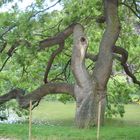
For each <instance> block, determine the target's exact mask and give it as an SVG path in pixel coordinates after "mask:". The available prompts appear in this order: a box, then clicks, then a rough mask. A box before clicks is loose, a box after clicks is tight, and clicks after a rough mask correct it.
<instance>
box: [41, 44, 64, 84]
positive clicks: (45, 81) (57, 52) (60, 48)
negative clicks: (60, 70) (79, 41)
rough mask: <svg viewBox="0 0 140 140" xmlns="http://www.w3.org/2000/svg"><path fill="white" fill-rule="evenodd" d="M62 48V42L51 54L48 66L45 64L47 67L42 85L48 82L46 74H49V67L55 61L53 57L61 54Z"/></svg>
mask: <svg viewBox="0 0 140 140" xmlns="http://www.w3.org/2000/svg"><path fill="white" fill-rule="evenodd" d="M63 48H64V42H62V43H61V44H59V47H58V48H57V49H56V50H55V51H54V52H53V53H52V54H51V57H50V59H49V61H48V64H47V67H46V72H45V75H44V83H47V82H48V74H49V71H50V69H51V66H52V63H53V61H54V59H55V57H56V56H57V55H58V54H59V53H61V52H62V50H63Z"/></svg>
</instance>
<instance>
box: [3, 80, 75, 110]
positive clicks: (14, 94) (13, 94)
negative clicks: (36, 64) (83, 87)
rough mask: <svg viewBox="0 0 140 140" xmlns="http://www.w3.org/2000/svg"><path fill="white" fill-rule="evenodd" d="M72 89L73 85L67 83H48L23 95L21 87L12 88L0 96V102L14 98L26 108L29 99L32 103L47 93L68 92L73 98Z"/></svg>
mask: <svg viewBox="0 0 140 140" xmlns="http://www.w3.org/2000/svg"><path fill="white" fill-rule="evenodd" d="M73 90H74V89H73V85H70V84H67V83H48V84H45V85H42V86H40V87H39V88H37V89H36V90H34V91H33V92H31V93H30V94H27V95H24V91H23V90H21V89H14V90H12V91H10V92H9V93H7V94H5V95H3V96H0V104H3V103H5V102H7V101H9V100H11V99H16V100H17V102H18V103H19V105H20V107H22V108H27V107H28V106H29V102H30V100H32V102H33V104H34V103H35V102H37V101H39V100H40V99H41V98H42V97H44V96H46V95H48V94H69V95H71V96H73V97H74V98H75V95H74V92H73Z"/></svg>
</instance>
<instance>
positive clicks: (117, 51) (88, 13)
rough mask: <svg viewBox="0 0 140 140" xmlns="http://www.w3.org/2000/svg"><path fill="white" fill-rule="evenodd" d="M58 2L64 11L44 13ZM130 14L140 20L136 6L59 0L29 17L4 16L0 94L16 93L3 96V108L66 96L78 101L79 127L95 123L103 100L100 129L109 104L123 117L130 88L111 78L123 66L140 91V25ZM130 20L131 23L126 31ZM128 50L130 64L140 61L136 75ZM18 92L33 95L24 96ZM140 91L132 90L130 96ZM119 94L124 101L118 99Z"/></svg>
mask: <svg viewBox="0 0 140 140" xmlns="http://www.w3.org/2000/svg"><path fill="white" fill-rule="evenodd" d="M57 3H60V4H63V10H61V11H53V12H46V11H47V10H49V9H50V8H51V7H53V6H55V5H56V4H57ZM118 6H120V7H118ZM126 8H128V9H126ZM100 11H102V12H100ZM124 11H128V12H126V13H127V14H128V13H129V15H127V16H126V15H125V14H124ZM130 11H131V12H130ZM132 14H134V15H135V16H136V17H137V19H139V3H138V2H137V1H129V2H127V1H124V2H123V1H119V2H118V1H116V0H104V1H103V3H102V2H101V1H94V2H91V1H90V0H84V1H74V0H71V1H66V0H63V1H60V0H59V1H57V2H56V3H54V4H53V5H52V6H50V7H47V8H46V7H45V1H41V0H40V1H36V3H34V4H32V5H31V6H29V7H28V8H27V9H26V11H25V12H20V10H19V9H18V7H17V6H15V7H13V11H11V12H5V13H1V14H0V18H1V19H2V22H1V25H0V27H1V28H0V30H1V42H0V43H1V50H0V52H1V69H0V71H1V74H0V76H1V77H2V81H1V92H4V91H5V92H6V91H7V90H9V89H10V88H11V87H14V89H12V90H10V92H8V93H7V94H4V95H2V96H1V97H0V103H1V104H2V103H5V102H6V101H9V100H11V99H16V100H17V101H18V103H19V105H20V106H21V107H22V108H27V107H28V106H29V101H30V100H32V101H33V103H34V105H35V104H36V103H37V102H39V101H40V100H41V99H42V97H44V96H45V95H48V94H63V93H64V94H68V95H71V96H72V97H73V98H74V99H75V101H76V115H75V120H76V125H77V126H78V127H80V128H85V127H90V126H93V125H96V124H97V110H98V109H97V108H98V102H99V100H102V109H101V123H102V124H103V122H104V116H105V108H106V101H107V99H108V101H107V107H108V110H107V111H108V114H110V110H111V106H110V104H109V103H112V102H115V101H114V99H115V100H117V102H118V103H116V102H115V103H114V104H115V105H116V104H117V108H118V110H117V111H118V112H119V113H120V114H121V115H122V113H124V110H123V106H122V103H124V102H125V101H122V99H126V95H127V99H126V102H128V101H129V99H130V98H129V94H128V93H130V92H131V91H130V90H128V91H126V89H127V87H126V88H124V89H123V87H124V85H125V84H126V83H121V84H119V85H120V90H119V89H118V85H117V84H118V83H119V82H114V80H110V81H109V78H110V77H111V78H112V77H113V76H111V74H113V72H114V74H115V75H117V74H118V72H120V70H121V68H120V64H121V66H122V67H123V69H124V71H125V72H126V74H127V75H128V76H130V77H131V78H132V81H133V82H134V83H136V84H137V85H138V88H139V85H140V82H139V81H138V80H137V79H136V77H135V76H134V75H133V73H136V76H139V73H137V72H138V71H137V70H138V66H139V64H138V62H137V60H138V56H139V48H138V42H139V40H140V39H139V38H138V35H139V32H138V30H139V21H138V20H137V19H136V18H135V17H134V15H132ZM118 15H119V17H118ZM120 21H121V24H120ZM126 21H127V22H129V24H128V25H127V26H126V23H127V22H126ZM104 23H106V24H104ZM134 24H136V26H137V27H135V29H134V28H132V27H134ZM84 29H85V30H84ZM104 29H105V32H104V33H103V31H104ZM120 29H121V32H120ZM85 33H86V35H85ZM71 35H72V36H73V37H72V36H71ZM86 36H87V37H88V39H87V37H86ZM116 41H117V42H116ZM120 44H121V45H120ZM98 46H99V47H98ZM119 46H123V48H121V47H119ZM127 46H128V47H127ZM133 46H135V47H133ZM44 49H45V51H42V50H44ZM126 49H127V50H128V51H130V56H131V60H129V61H130V62H131V61H132V63H135V62H137V65H135V64H133V65H134V67H133V68H132V71H131V69H130V66H131V65H128V63H127V59H128V52H127V51H126ZM93 52H94V53H95V55H94V54H93ZM134 58H135V59H134ZM115 59H117V60H118V61H119V63H118V62H116V61H115ZM113 60H114V63H113ZM46 65H47V66H46ZM112 65H113V67H114V69H115V70H114V71H113V72H112ZM45 67H46V71H45ZM70 67H71V69H72V73H71V71H70V70H69V68H70ZM121 74H122V72H121ZM43 76H44V80H42V79H43ZM121 78H122V79H123V78H124V77H123V76H121ZM117 80H119V78H118V77H117ZM43 81H44V83H45V84H43ZM115 81H116V79H115ZM108 82H109V83H110V84H109V85H108V86H109V87H110V88H109V90H108V91H109V92H107V83H108ZM116 83H117V84H116ZM114 85H117V89H118V90H117V93H116V92H115V91H114V90H113V89H114ZM122 85H123V86H122ZM131 85H132V84H131ZM38 86H39V87H38ZM15 87H18V88H15ZM37 87H38V88H37ZM19 88H21V89H22V88H23V89H27V90H28V92H31V93H30V94H27V93H26V94H24V91H23V90H21V89H19ZM36 88H37V89H36ZM138 88H137V87H135V88H133V90H132V92H136V90H138ZM123 90H124V92H122V91H123ZM120 95H121V96H122V98H120V99H119V97H121V96H120ZM124 96H125V98H124ZM63 97H64V96H63ZM62 99H63V98H62ZM114 114H115V113H114Z"/></svg>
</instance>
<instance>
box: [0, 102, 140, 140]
mask: <svg viewBox="0 0 140 140" xmlns="http://www.w3.org/2000/svg"><path fill="white" fill-rule="evenodd" d="M74 110H75V105H74V104H73V103H68V104H66V105H64V104H62V103H59V102H46V101H42V102H41V103H40V105H39V106H38V107H37V108H36V109H35V110H34V111H33V116H32V117H33V122H34V123H33V125H32V137H33V140H96V128H92V129H84V130H83V129H77V128H76V127H75V126H74V121H73V120H74ZM36 123H37V124H36ZM100 134H101V137H100V140H140V105H126V114H125V116H124V118H119V117H118V118H114V119H108V120H107V121H106V123H105V126H103V127H102V128H101V132H100ZM2 137H5V138H6V137H8V138H11V139H12V140H16V139H17V140H27V139H28V123H24V124H0V139H1V140H2ZM11 139H10V140H11ZM3 140H4V139H3Z"/></svg>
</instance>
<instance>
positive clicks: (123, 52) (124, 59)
mask: <svg viewBox="0 0 140 140" xmlns="http://www.w3.org/2000/svg"><path fill="white" fill-rule="evenodd" d="M113 50H114V53H118V54H120V55H121V56H122V57H121V58H120V57H118V58H117V60H119V61H120V62H121V65H122V67H123V68H124V71H125V73H126V74H127V75H128V76H129V77H131V78H132V80H133V83H135V84H137V85H139V86H140V81H138V80H137V78H136V77H135V75H134V74H133V73H132V72H131V71H130V70H129V67H128V64H127V63H126V62H127V59H128V52H127V51H126V50H125V49H124V48H121V47H119V46H114V47H113Z"/></svg>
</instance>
